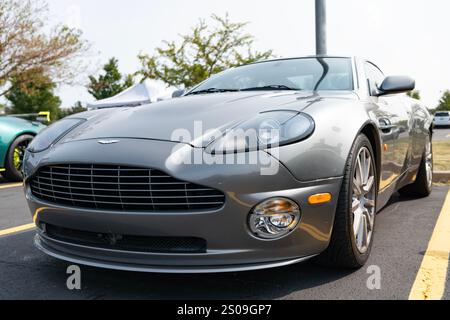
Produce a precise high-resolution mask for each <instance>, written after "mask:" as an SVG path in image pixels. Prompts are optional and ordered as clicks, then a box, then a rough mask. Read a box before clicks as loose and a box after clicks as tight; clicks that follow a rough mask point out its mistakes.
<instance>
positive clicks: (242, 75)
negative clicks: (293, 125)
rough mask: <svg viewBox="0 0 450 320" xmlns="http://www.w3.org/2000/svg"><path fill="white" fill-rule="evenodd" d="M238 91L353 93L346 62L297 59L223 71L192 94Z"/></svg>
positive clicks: (351, 74) (350, 65)
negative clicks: (326, 91) (330, 91)
mask: <svg viewBox="0 0 450 320" xmlns="http://www.w3.org/2000/svg"><path fill="white" fill-rule="evenodd" d="M241 90H311V91H317V90H353V73H352V64H351V59H350V58H300V59H290V60H277V61H269V62H262V63H255V64H251V65H246V66H242V67H238V68H234V69H230V70H227V71H224V72H222V73H220V74H218V75H216V76H214V77H212V78H211V79H209V80H206V81H205V82H204V83H202V84H201V85H200V86H198V87H197V88H195V89H194V90H193V91H192V92H190V93H191V94H193V93H196V92H202V93H203V92H205V93H206V92H223V91H241Z"/></svg>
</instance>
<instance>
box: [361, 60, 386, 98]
mask: <svg viewBox="0 0 450 320" xmlns="http://www.w3.org/2000/svg"><path fill="white" fill-rule="evenodd" d="M364 67H365V71H366V77H367V82H368V84H369V94H370V95H375V94H376V93H377V92H378V88H379V87H380V86H381V84H382V83H383V81H384V79H385V76H384V74H383V72H381V70H380V69H378V67H376V66H375V65H374V64H372V63H370V62H366V63H365V64H364Z"/></svg>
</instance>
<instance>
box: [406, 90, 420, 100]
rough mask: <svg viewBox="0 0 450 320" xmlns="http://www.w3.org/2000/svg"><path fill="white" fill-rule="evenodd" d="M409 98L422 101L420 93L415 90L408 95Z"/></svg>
mask: <svg viewBox="0 0 450 320" xmlns="http://www.w3.org/2000/svg"><path fill="white" fill-rule="evenodd" d="M407 95H408V97H411V98H413V99H417V100H421V96H420V91H418V90H413V91H410V92H408V93H407Z"/></svg>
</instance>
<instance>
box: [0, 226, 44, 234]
mask: <svg viewBox="0 0 450 320" xmlns="http://www.w3.org/2000/svg"><path fill="white" fill-rule="evenodd" d="M34 228H36V225H35V224H34V223H30V224H25V225H23V226H18V227H14V228H9V229H5V230H0V237H2V236H7V235H10V234H13V233H18V232H23V231H29V230H33V229H34Z"/></svg>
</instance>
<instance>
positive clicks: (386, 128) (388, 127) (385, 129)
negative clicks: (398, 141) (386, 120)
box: [380, 124, 395, 134]
mask: <svg viewBox="0 0 450 320" xmlns="http://www.w3.org/2000/svg"><path fill="white" fill-rule="evenodd" d="M394 128H395V126H394V125H392V124H390V125H386V126H380V129H381V131H383V133H386V134H389V133H391V132H392V130H394Z"/></svg>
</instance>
